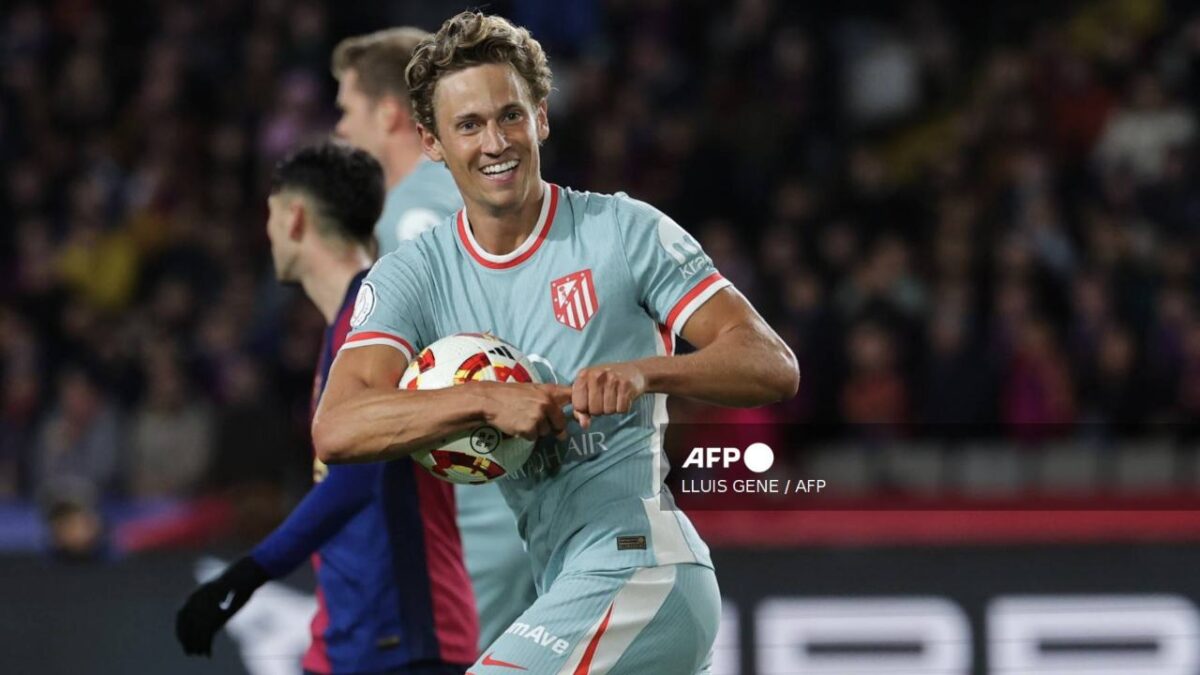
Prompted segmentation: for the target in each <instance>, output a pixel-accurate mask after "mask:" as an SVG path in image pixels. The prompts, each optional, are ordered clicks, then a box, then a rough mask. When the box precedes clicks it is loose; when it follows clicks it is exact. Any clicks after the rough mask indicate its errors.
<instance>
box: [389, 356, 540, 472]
mask: <svg viewBox="0 0 1200 675" xmlns="http://www.w3.org/2000/svg"><path fill="white" fill-rule="evenodd" d="M472 380H476V381H490V382H537V383H540V382H541V378H539V377H538V374H537V371H536V370H534V368H533V366H532V365H531V364H530V363H529V360H528V359H526V358H525V355H524V354H522V353H521V352H520V350H518V349H517V348H516V347H514V346H512V345H510V344H508V343H507V342H505V341H503V340H501V339H500V338H498V337H496V336H494V335H490V334H488V333H458V334H457V335H451V336H449V337H444V338H442V339H441V340H438V341H437V342H434V343H433V344H431V345H429V346H428V347H426V348H425V349H422V350H421V353H420V354H418V355H417V358H415V359H413V360H412V363H410V364H408V368H407V369H406V370H405V371H404V376H403V377H401V378H400V388H401V389H443V388H445V387H454V386H457V385H460V384H465V383H467V382H470V381H472ZM533 445H534V442H533V441H529V440H526V439H524V438H521V437H519V436H509V435H508V434H505V433H502V432H501V431H500V430H499V429H497V428H496V427H493V426H491V425H490V424H480V425H479V426H477V427H475V428H473V429H469V430H467V431H464V432H462V433H461V434H458V435H456V436H452V437H450V438H447V439H444V440H442V441H441V442H440V443H438V444H437V447H435V448H434V449H432V450H426V451H421V452H417V453H413V459H415V460H417V462H419V463H420V464H421V466H424V467H425V468H426V469H428V470H429V472H430V473H432V474H433V475H435V476H437V477H438V478H441V479H442V480H445V481H449V482H451V483H460V484H471V485H476V484H481V483H487V482H490V481H493V480H496V479H497V478H500V477H501V476H503V475H505V474H507V473H509V472H510V471H516V470H517V469H520V468H521V467H522V466H523V465H524V464H525V460H527V459H529V453H531V452H532V451H533Z"/></svg>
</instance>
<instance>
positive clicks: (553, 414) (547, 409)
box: [467, 382, 571, 441]
mask: <svg viewBox="0 0 1200 675" xmlns="http://www.w3.org/2000/svg"><path fill="white" fill-rule="evenodd" d="M467 386H469V387H471V388H472V389H473V390H474V391H475V392H476V393H480V394H482V395H484V396H485V397H486V400H487V405H485V409H484V417H485V418H486V419H487V421H488V423H489V424H491V425H493V426H495V427H496V428H497V429H499V430H500V431H502V432H504V433H506V434H508V435H510V436H520V437H521V438H525V439H528V440H531V441H534V440H537V439H538V438H540V437H542V436H555V437H557V438H559V439H564V438H566V434H567V416H566V415H565V414H563V407H564V406H566V405H567V404H568V403H570V402H571V389H570V388H569V387H564V386H561V385H557V384H528V383H499V382H472V383H470V384H469V385H467Z"/></svg>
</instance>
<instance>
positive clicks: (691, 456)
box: [682, 443, 775, 473]
mask: <svg viewBox="0 0 1200 675" xmlns="http://www.w3.org/2000/svg"><path fill="white" fill-rule="evenodd" d="M738 462H742V463H744V464H745V465H746V468H747V469H750V470H751V471H753V472H754V473H764V472H765V471H767V470H768V469H770V468H771V465H773V464H774V463H775V451H774V450H772V449H771V446H769V445H767V444H766V443H751V444H750V445H748V446H746V449H745V450H739V449H738V448H711V447H710V448H702V447H695V448H692V451H691V452H690V453H688V456H687V459H685V460H684V461H683V466H682V468H685V469H688V468H696V469H715V468H717V467H720V468H722V469H728V468H729V467H730V466H733V465H734V464H737V463H738Z"/></svg>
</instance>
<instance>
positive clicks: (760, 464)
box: [742, 443, 775, 473]
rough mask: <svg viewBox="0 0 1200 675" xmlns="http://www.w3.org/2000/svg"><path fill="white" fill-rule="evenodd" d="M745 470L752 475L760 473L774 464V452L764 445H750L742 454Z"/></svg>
mask: <svg viewBox="0 0 1200 675" xmlns="http://www.w3.org/2000/svg"><path fill="white" fill-rule="evenodd" d="M742 460H743V461H744V462H746V468H747V469H750V470H751V471H753V472H754V473H762V472H764V471H766V470H767V469H770V468H771V465H772V464H774V463H775V452H774V451H773V450H771V446H769V445H767V444H766V443H751V444H750V446H749V447H747V448H746V451H745V452H744V453H742Z"/></svg>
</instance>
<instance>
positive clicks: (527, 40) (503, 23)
mask: <svg viewBox="0 0 1200 675" xmlns="http://www.w3.org/2000/svg"><path fill="white" fill-rule="evenodd" d="M487 63H503V64H508V65H509V66H512V68H513V69H514V70H516V71H517V74H518V75H520V76H521V78H522V79H523V80H525V84H526V86H528V87H529V95H530V96H531V97H532V98H533V102H534V103H541V102H542V101H544V100H546V97H547V96H549V95H550V85H551V73H550V63H549V61H548V60H547V59H546V52H544V51H542V45H541V44H540V43H538V41H537V40H535V39H533V37H532V36H531V35H530V34H529V31H528V30H526V29H524V28H519V27H517V26H514V25H513V24H512V23H510V22H509V21H508V20H507V19H504V18H503V17H499V16H490V15H485V14H482V13H480V12H462V13H461V14H458V15H456V16H452V17H450V18H449V19H446V22H445V23H443V24H442V27H441V28H440V29H439V30H438V32H437V33H436V34H435V35H433V36H432V37H430V38H428V39H426V40H424V41H423V42H421V44H419V45H417V48H416V51H414V52H413V55H412V59H411V60H409V62H408V68H407V69H406V70H405V71H404V77H405V78H406V79H407V80H408V96H409V98H410V99H412V106H413V112H414V113H416V117H417V122H419V123H421V125H422V126H424V127H425V128H426V129H429V130H430V131H432V132H433V133H435V134H436V133H437V119H436V117H435V116H434V114H433V93H434V90H435V89H436V88H437V83H438V81H439V80H441V79H442V78H443V77H445V76H446V75H449V74H450V73H454V72H458V71H460V70H464V69H466V68H470V67H472V66H478V65H482V64H487Z"/></svg>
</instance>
